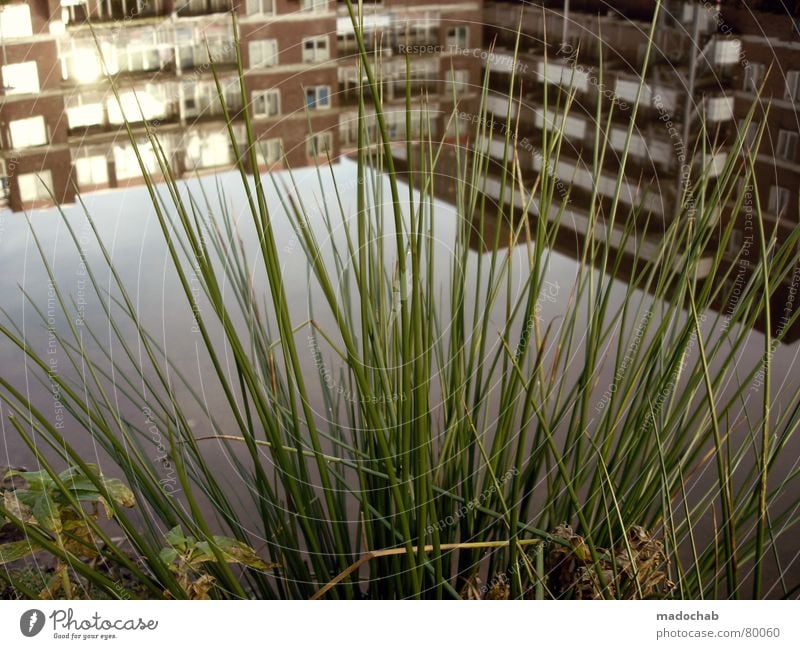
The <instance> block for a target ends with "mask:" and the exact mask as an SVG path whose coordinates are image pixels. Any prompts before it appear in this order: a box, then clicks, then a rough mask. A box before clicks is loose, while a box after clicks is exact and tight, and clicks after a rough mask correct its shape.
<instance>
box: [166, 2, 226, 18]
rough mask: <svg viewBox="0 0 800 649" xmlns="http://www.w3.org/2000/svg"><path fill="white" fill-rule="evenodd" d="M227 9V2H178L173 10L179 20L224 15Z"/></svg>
mask: <svg viewBox="0 0 800 649" xmlns="http://www.w3.org/2000/svg"><path fill="white" fill-rule="evenodd" d="M229 9H230V4H229V3H228V1H227V0H188V1H187V0H180V1H179V2H176V3H175V10H176V12H177V14H178V16H180V17H181V18H186V17H190V16H204V15H206V14H219V13H225V12H226V11H228V10H229Z"/></svg>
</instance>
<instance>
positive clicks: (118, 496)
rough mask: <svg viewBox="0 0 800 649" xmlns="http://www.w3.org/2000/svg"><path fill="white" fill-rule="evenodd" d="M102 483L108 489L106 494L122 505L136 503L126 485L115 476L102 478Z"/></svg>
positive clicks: (129, 505) (127, 505)
mask: <svg viewBox="0 0 800 649" xmlns="http://www.w3.org/2000/svg"><path fill="white" fill-rule="evenodd" d="M103 484H104V485H105V487H106V489H107V490H108V495H109V496H111V498H113V499H114V502H116V503H117V504H119V505H122V506H123V507H133V506H134V505H136V498H134V496H133V492H132V491H131V490H130V489H129V488H128V486H127V485H126V484H125V483H124V482H122V481H121V480H117V479H115V478H103Z"/></svg>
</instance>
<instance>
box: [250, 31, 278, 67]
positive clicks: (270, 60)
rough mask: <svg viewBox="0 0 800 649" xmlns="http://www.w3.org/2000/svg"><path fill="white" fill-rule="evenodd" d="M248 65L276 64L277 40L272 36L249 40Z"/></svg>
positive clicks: (265, 65)
mask: <svg viewBox="0 0 800 649" xmlns="http://www.w3.org/2000/svg"><path fill="white" fill-rule="evenodd" d="M249 48H250V67H251V68H267V67H270V66H272V65H278V41H277V40H276V39H274V38H269V39H265V40H263V41H251V42H250V46H249Z"/></svg>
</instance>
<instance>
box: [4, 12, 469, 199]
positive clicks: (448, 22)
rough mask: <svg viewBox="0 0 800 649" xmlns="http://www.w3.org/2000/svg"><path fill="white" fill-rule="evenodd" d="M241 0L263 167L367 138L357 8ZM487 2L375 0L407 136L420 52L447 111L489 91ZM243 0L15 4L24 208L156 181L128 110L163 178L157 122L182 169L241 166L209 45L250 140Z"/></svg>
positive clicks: (16, 151) (9, 178)
mask: <svg viewBox="0 0 800 649" xmlns="http://www.w3.org/2000/svg"><path fill="white" fill-rule="evenodd" d="M232 4H233V6H234V7H235V11H236V13H237V20H238V25H239V32H240V40H241V50H242V59H243V66H244V69H245V72H244V80H245V96H246V97H247V98H248V102H249V108H250V112H251V116H252V118H253V127H254V131H255V135H256V137H257V139H258V147H257V149H258V151H257V157H258V163H259V167H260V168H261V169H265V168H271V167H276V166H277V167H279V166H281V165H282V164H283V161H284V160H285V161H286V162H288V164H289V165H291V166H293V167H299V166H304V165H307V164H311V163H313V162H314V161H315V159H317V157H318V156H321V155H322V154H323V153H324V152H325V151H329V152H330V153H331V155H332V156H336V155H338V154H339V151H340V142H341V148H342V149H345V150H346V149H348V148H352V147H353V146H354V145H355V136H354V133H355V132H356V126H355V118H356V116H357V112H356V111H357V104H356V103H355V102H356V101H357V91H358V85H359V82H360V80H359V79H358V73H357V67H356V62H355V59H356V57H355V56H354V55H355V51H356V50H355V39H354V34H353V29H352V26H351V21H350V18H349V16H348V14H347V11H346V7H345V5H344V3H341V2H340V3H339V4H338V5H337V3H335V2H332V1H331V0H234V2H233V3H232ZM481 4H482V2H481V1H480V0H466V1H464V2H454V1H448V2H439V3H435V4H433V3H430V2H427V1H426V0H414V1H412V2H400V1H399V0H384V1H383V2H378V3H365V5H366V7H367V11H366V15H365V18H364V24H365V34H366V37H367V45H368V47H369V48H370V50H371V52H372V53H373V54H375V55H376V56H378V55H379V56H380V58H381V60H382V66H383V68H384V83H383V88H382V91H383V92H384V99H385V101H386V103H387V105H388V106H389V107H390V113H391V116H390V120H389V129H390V132H391V133H392V134H393V136H395V137H398V138H402V137H403V136H404V134H405V128H406V123H405V118H404V116H403V117H402V118H401V114H403V112H404V105H403V101H404V87H405V58H406V57H405V53H406V52H409V53H410V54H411V59H413V60H412V61H411V63H410V71H409V72H410V76H411V82H412V90H413V92H414V94H415V97H418V96H421V95H422V94H423V93H424V94H426V95H429V96H430V98H431V101H430V104H431V106H432V107H433V108H434V109H435V110H439V108H440V107H439V102H438V101H437V98H438V97H439V95H440V94H441V96H442V97H444V101H443V104H445V106H446V105H447V103H448V101H449V102H450V108H449V109H448V108H446V107H444V108H441V109H442V110H451V108H452V99H451V98H452V94H451V93H452V88H453V84H454V83H455V84H456V87H457V90H459V91H461V90H464V91H466V90H468V89H469V88H474V86H475V84H476V83H477V81H476V78H475V76H476V75H479V74H480V59H479V57H475V56H469V55H465V54H458V52H459V51H461V50H465V51H466V50H468V49H470V48H477V47H479V46H480V44H481V43H482V35H481ZM230 6H231V2H229V0H188V1H183V0H32V1H31V2H27V3H21V2H19V3H18V2H13V3H12V4H9V5H5V6H3V7H2V8H0V38H2V42H1V43H0V45H2V61H1V62H0V63H1V64H2V77H3V86H4V88H3V92H2V98H1V99H0V131H2V164H3V167H4V168H2V169H0V177H2V178H3V186H2V189H3V190H4V192H3V193H4V195H5V198H6V200H7V201H8V202H9V204H10V207H11V208H12V209H14V210H21V209H24V208H31V207H37V206H44V205H49V204H51V200H50V192H52V194H53V195H54V196H55V198H56V201H57V202H71V201H73V200H74V198H75V190H74V186H73V183H74V184H76V185H77V187H78V188H79V190H80V191H81V192H82V193H83V192H88V191H93V190H98V189H103V188H111V187H121V186H125V185H127V184H129V183H140V182H142V174H141V171H140V167H139V160H138V159H137V157H136V154H135V151H134V148H133V146H132V145H131V144H130V142H129V139H128V136H127V133H126V132H125V130H124V126H123V123H124V120H125V119H126V118H127V120H129V121H130V122H131V123H132V125H133V133H134V136H135V138H136V140H137V143H138V144H139V145H140V147H139V154H140V156H141V158H142V163H143V164H144V165H145V167H146V168H147V169H148V171H150V172H151V173H152V174H153V175H154V177H156V178H157V177H158V176H159V174H160V168H159V161H158V152H157V151H154V150H153V147H152V146H151V145H150V143H149V142H148V140H147V137H146V129H145V124H144V121H145V120H146V121H147V123H148V124H149V126H150V127H151V128H152V129H153V130H154V131H155V132H156V134H157V136H158V140H159V143H160V146H161V147H162V148H163V151H164V154H165V156H166V157H167V159H168V160H169V162H170V165H171V167H172V170H173V172H174V173H176V174H177V175H179V176H180V175H184V174H187V173H193V172H194V171H195V170H197V171H201V172H202V171H207V170H213V169H217V168H226V167H230V166H231V165H232V164H233V163H234V150H233V146H232V145H231V144H230V139H229V137H228V133H227V131H226V127H225V120H224V114H223V106H222V103H221V102H220V100H219V96H218V92H217V87H216V83H215V80H214V74H213V70H212V67H211V65H210V64H209V54H210V56H211V58H212V59H213V60H214V62H215V68H216V70H217V74H218V78H219V82H220V85H221V86H222V89H223V94H224V97H225V103H226V105H227V108H228V111H229V112H230V114H232V115H233V116H235V120H234V121H235V124H234V133H235V136H236V139H237V141H238V142H244V141H245V139H246V138H245V126H244V121H243V119H241V116H240V115H239V112H240V111H241V109H242V98H241V93H240V88H239V82H238V76H237V66H236V52H235V48H234V45H233V43H234V39H233V32H232V29H233V27H232V22H231V17H230V15H229V14H228V13H226V12H228V11H229V8H230ZM87 21H88V22H87ZM89 22H91V25H92V27H93V29H94V33H93V32H92V29H91V28H90V27H89ZM95 39H96V40H95ZM98 50H99V53H98ZM451 66H452V67H453V68H454V71H452V72H451ZM105 72H108V73H109V74H111V75H112V76H113V78H114V79H115V82H116V84H117V86H118V93H119V97H118V98H117V97H115V96H114V94H113V93H112V92H111V86H110V84H109V83H108V80H107V78H106V76H105ZM393 105H396V106H397V110H395V111H391V107H392V106H393ZM312 134H313V135H312ZM284 155H285V158H284Z"/></svg>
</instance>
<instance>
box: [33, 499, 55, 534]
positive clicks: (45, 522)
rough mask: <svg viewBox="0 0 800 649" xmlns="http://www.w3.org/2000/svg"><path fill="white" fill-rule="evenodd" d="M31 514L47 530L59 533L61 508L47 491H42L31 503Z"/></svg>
mask: <svg viewBox="0 0 800 649" xmlns="http://www.w3.org/2000/svg"><path fill="white" fill-rule="evenodd" d="M33 516H34V518H36V522H37V523H39V525H41V526H42V527H43V528H44V529H46V530H47V531H48V532H53V533H54V534H59V533H60V532H61V508H60V507H59V505H58V504H57V503H56V502H55V501H54V500H53V499H52V498H51V497H50V494H49V492H47V491H42V492H41V493H40V494H39V496H38V498H37V499H36V502H35V503H34V504H33Z"/></svg>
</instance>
